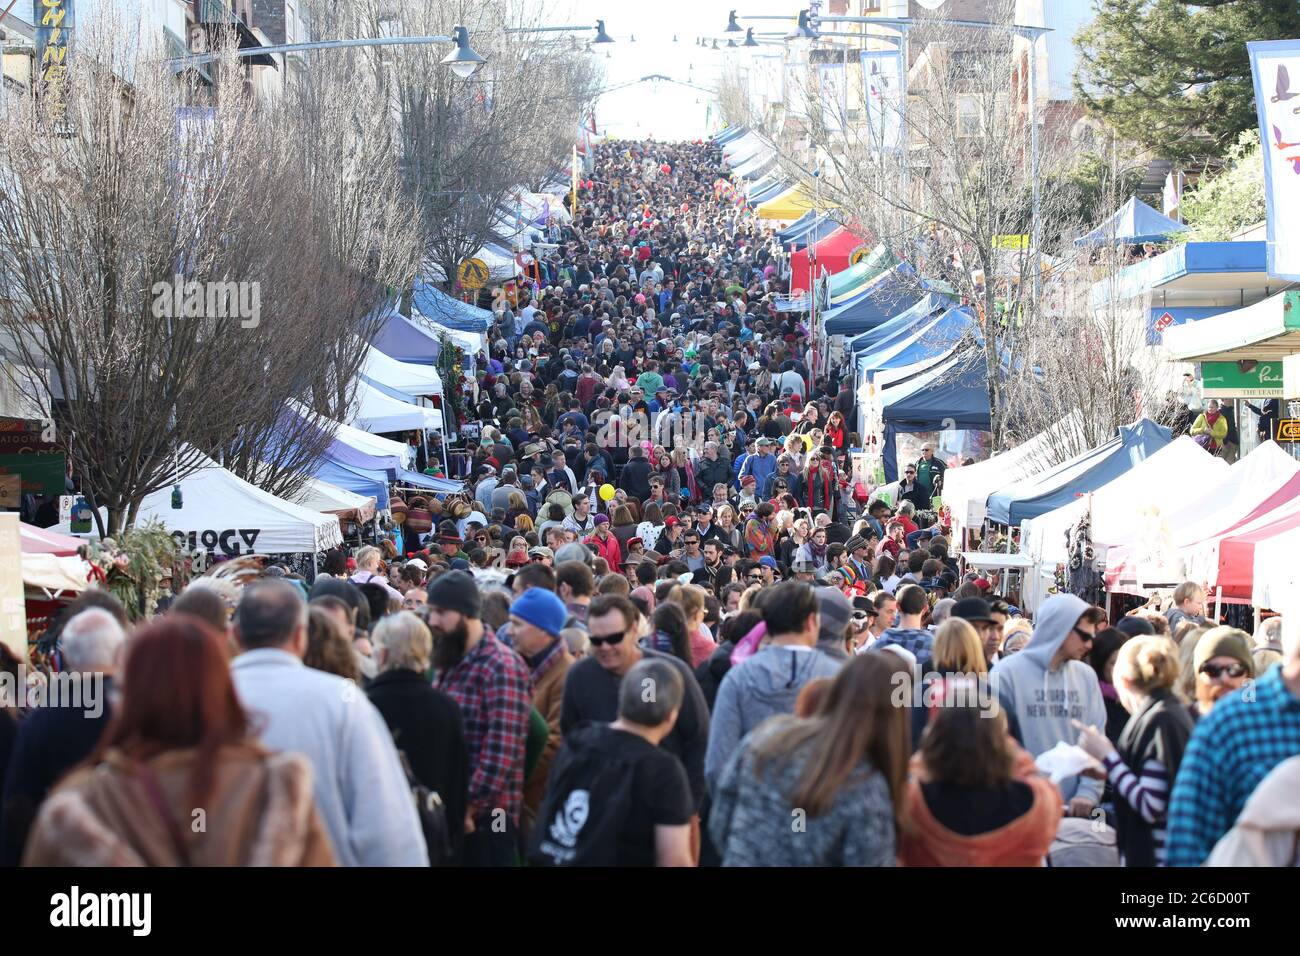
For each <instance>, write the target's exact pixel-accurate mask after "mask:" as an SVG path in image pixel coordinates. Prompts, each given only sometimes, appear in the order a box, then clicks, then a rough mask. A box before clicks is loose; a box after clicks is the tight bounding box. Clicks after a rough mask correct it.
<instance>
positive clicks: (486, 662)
mask: <svg viewBox="0 0 1300 956" xmlns="http://www.w3.org/2000/svg"><path fill="white" fill-rule="evenodd" d="M434 686H435V687H437V688H438V689H439V690H441V691H444V692H445V693H447V694H450V695H451V698H452V699H453V700H454V701H456V704H457V705H458V706H459V707H460V713H461V717H462V718H463V719H464V722H465V743H466V745H467V746H468V748H469V762H470V767H471V768H472V773H471V776H470V781H469V806H470V809H471V811H472V812H473V815H474V819H475V821H478V820H482V819H487V820H490V819H491V816H492V811H493V810H495V809H497V808H498V807H500V808H503V809H505V811H506V812H507V813H509V814H510V819H511V820H513V821H514V823H515V824H516V825H518V824H519V809H520V806H521V804H522V802H523V793H524V747H525V745H526V744H527V741H528V716H529V712H530V711H531V710H532V698H533V692H532V686H531V683H530V681H529V674H528V665H527V664H525V663H524V662H523V659H522V658H520V656H519V655H518V654H516V653H515V652H514V651H513V650H511V649H510V648H508V647H506V646H505V645H504V644H502V643H501V642H500V641H498V640H497V639H496V638H495V637H493V636H492V635H490V634H486V633H485V634H484V635H483V639H482V640H481V641H479V642H478V643H477V644H475V645H474V646H473V647H472V648H470V649H469V651H468V652H466V654H465V657H464V658H463V659H462V660H461V662H460V663H459V664H457V665H456V666H455V667H453V668H451V669H449V670H447V671H445V672H444V673H442V674H440V675H439V676H438V679H437V680H435V681H434Z"/></svg>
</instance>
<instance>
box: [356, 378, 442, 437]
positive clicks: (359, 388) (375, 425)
mask: <svg viewBox="0 0 1300 956" xmlns="http://www.w3.org/2000/svg"><path fill="white" fill-rule="evenodd" d="M353 386H354V389H355V391H354V393H353V407H352V409H351V414H350V415H349V421H348V424H350V425H353V426H355V427H357V428H359V429H361V430H362V431H367V432H402V431H420V430H422V429H428V430H430V431H436V432H441V431H442V413H441V412H439V411H438V410H437V409H436V408H423V407H421V406H419V405H412V404H411V403H410V402H404V401H402V400H401V399H398V398H393V397H392V396H391V395H386V394H385V393H384V392H381V391H380V390H379V389H377V388H375V387H374V386H373V385H371V384H370V383H369V382H366V381H363V380H362V379H357V380H356V381H355V382H354V383H353Z"/></svg>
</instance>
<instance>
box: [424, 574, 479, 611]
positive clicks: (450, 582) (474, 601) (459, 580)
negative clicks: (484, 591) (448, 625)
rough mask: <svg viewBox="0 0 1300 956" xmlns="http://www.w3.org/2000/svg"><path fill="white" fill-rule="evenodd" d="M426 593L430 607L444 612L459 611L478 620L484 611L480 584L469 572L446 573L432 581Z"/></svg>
mask: <svg viewBox="0 0 1300 956" xmlns="http://www.w3.org/2000/svg"><path fill="white" fill-rule="evenodd" d="M426 593H427V594H428V596H429V605H430V606H431V607H439V608H442V609H443V610H444V611H459V612H460V613H461V614H464V615H465V616H466V617H469V618H474V619H475V620H477V619H478V617H479V614H480V613H481V611H482V609H483V598H482V597H481V596H480V595H479V593H478V584H477V582H475V580H474V577H473V575H471V574H470V573H469V572H468V571H446V572H444V573H442V574H440V575H438V576H437V577H436V578H434V579H433V580H432V581H430V582H429V587H428V588H427V591H426Z"/></svg>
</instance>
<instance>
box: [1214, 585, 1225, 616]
mask: <svg viewBox="0 0 1300 956" xmlns="http://www.w3.org/2000/svg"><path fill="white" fill-rule="evenodd" d="M1222 617H1223V587H1222V585H1220V586H1219V587H1217V588H1215V589H1214V623H1215V624H1218V623H1219V621H1220V620H1221V619H1222Z"/></svg>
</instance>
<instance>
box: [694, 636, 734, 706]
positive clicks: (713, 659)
mask: <svg viewBox="0 0 1300 956" xmlns="http://www.w3.org/2000/svg"><path fill="white" fill-rule="evenodd" d="M735 649H736V645H735V644H733V643H732V642H731V641H723V642H722V643H721V644H719V645H718V646H717V648H716V649H715V650H714V651H713V653H712V654H710V655H709V659H708V660H707V661H705V662H704V663H703V664H701V665H700V666H699V667H697V668H695V680H696V681H697V682H698V683H699V685H700V690H701V691H702V692H703V693H704V700H705V702H706V703H708V705H709V712H710V713H712V712H713V702H714V701H715V700H717V699H718V688H719V687H721V686H722V678H724V677H726V676H727V671H729V670H731V652H732V651H734V650H735Z"/></svg>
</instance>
